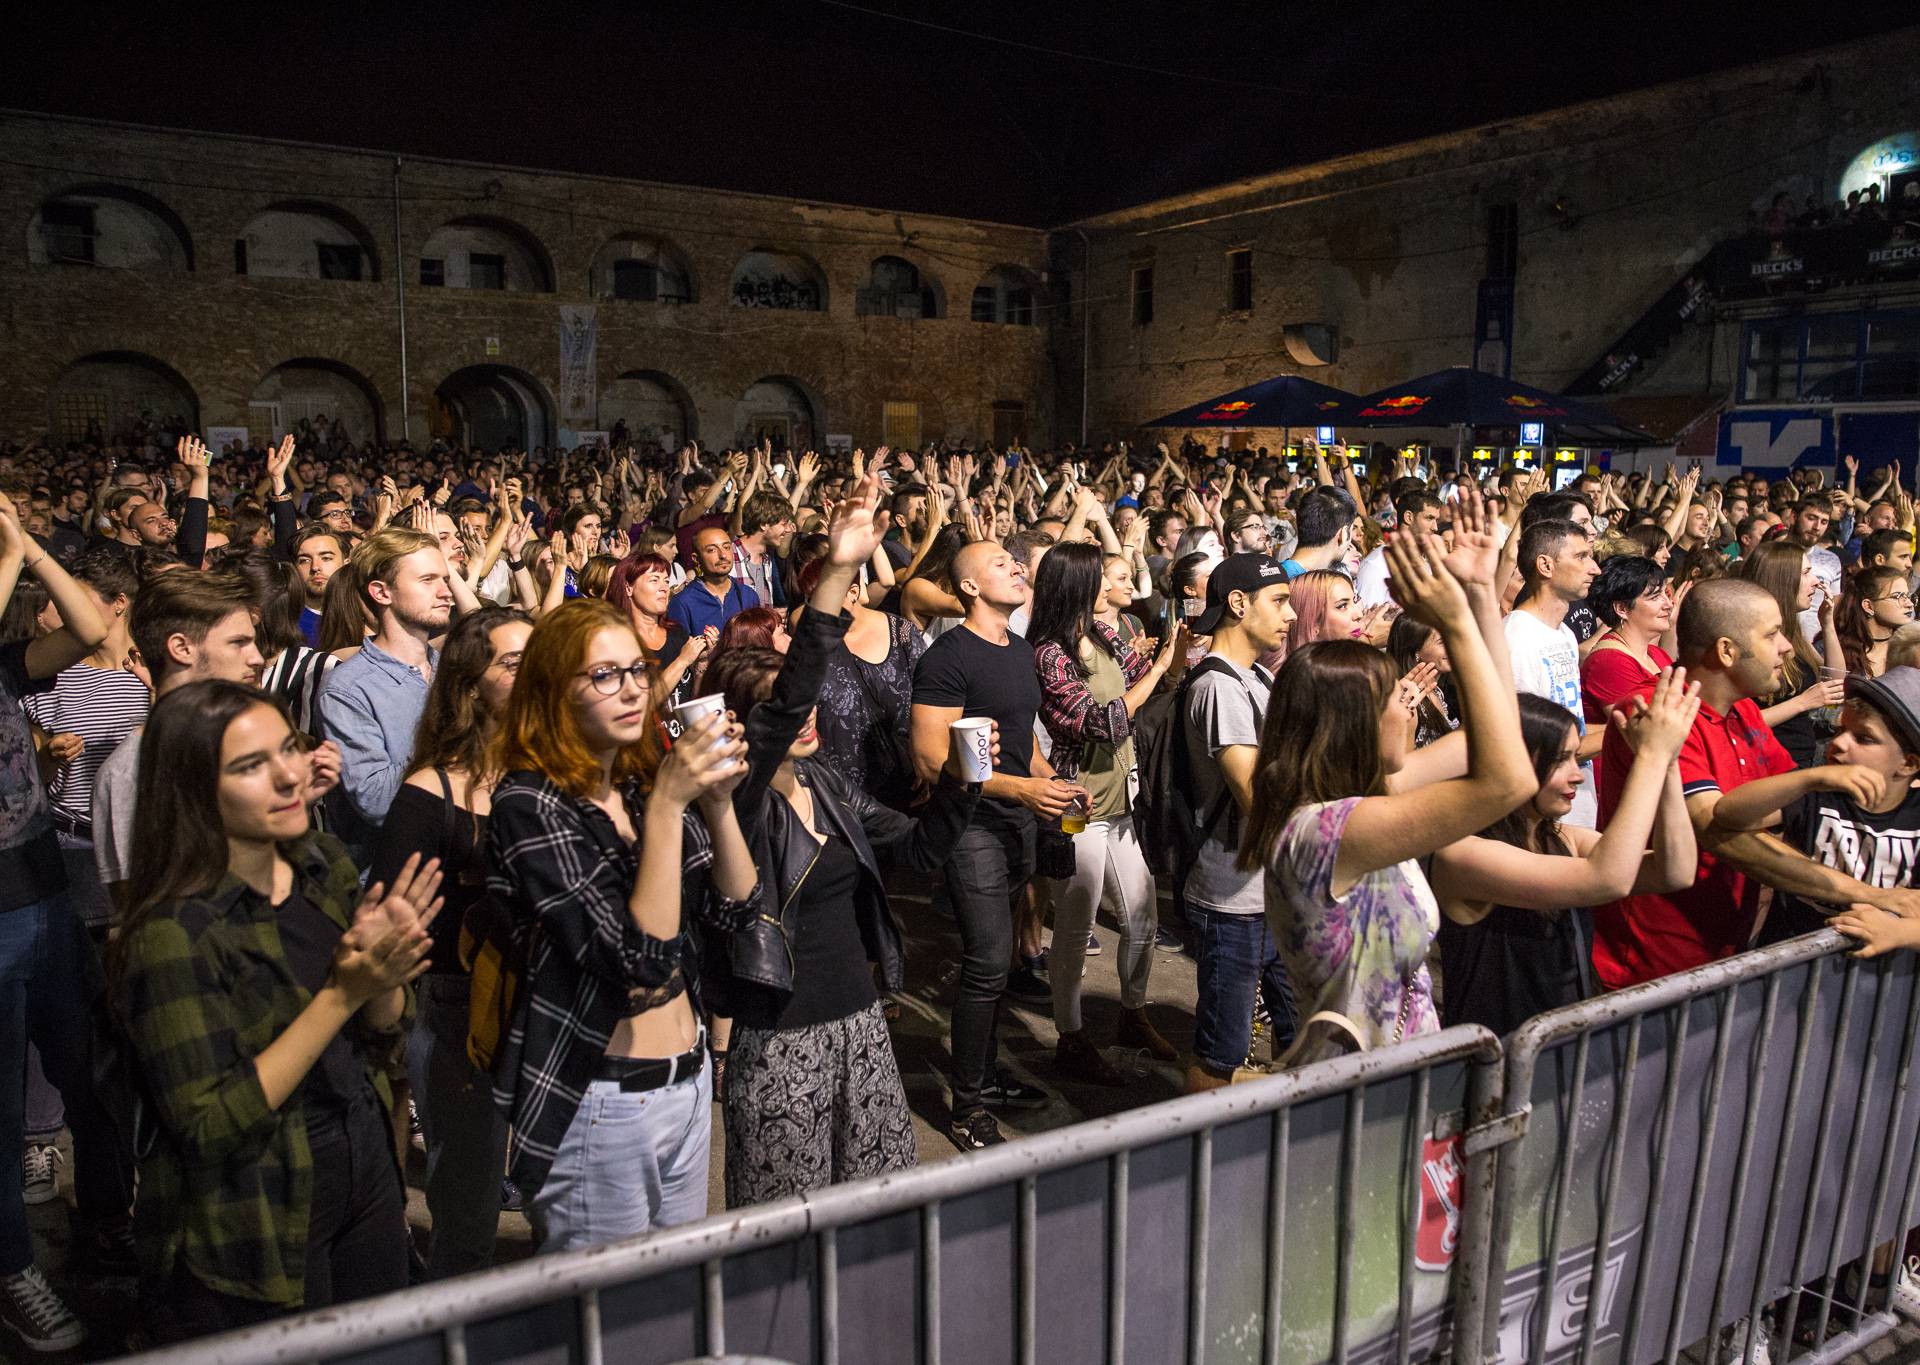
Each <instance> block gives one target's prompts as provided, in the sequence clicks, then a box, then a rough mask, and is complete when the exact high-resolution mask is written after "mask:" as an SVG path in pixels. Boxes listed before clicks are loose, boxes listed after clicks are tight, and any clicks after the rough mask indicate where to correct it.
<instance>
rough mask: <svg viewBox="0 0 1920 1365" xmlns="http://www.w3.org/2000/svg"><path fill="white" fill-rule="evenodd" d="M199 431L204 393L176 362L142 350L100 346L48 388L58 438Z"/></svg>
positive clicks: (50, 426) (50, 420)
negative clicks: (167, 361) (195, 389)
mask: <svg viewBox="0 0 1920 1365" xmlns="http://www.w3.org/2000/svg"><path fill="white" fill-rule="evenodd" d="M163 429H173V430H178V431H198V430H199V429H200V399H199V396H198V395H197V394H195V393H194V391H193V386H192V385H191V384H189V383H187V381H186V380H185V379H184V378H182V377H181V375H180V372H179V371H178V370H175V369H174V368H173V367H172V366H170V365H167V364H164V363H162V362H161V361H158V360H155V359H154V358H153V357H152V356H150V355H143V354H141V353H140V352H138V351H98V352H96V353H94V354H93V355H89V356H83V357H82V358H81V359H79V360H76V361H74V362H73V364H71V365H69V366H67V368H66V369H64V370H62V371H61V372H60V375H59V377H58V378H57V379H55V380H54V381H53V385H52V387H51V388H50V389H49V390H48V393H47V430H48V433H49V434H50V435H51V437H52V439H53V440H54V442H55V443H56V444H57V443H61V442H66V441H86V440H102V439H112V438H115V437H132V436H138V435H144V434H147V433H150V432H158V431H160V430H163Z"/></svg>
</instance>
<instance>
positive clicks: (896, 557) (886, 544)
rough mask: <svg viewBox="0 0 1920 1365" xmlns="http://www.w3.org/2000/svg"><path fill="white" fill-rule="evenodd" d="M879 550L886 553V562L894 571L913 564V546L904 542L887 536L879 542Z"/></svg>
mask: <svg viewBox="0 0 1920 1365" xmlns="http://www.w3.org/2000/svg"><path fill="white" fill-rule="evenodd" d="M880 548H881V549H882V550H885V551H886V552H887V562H888V563H890V564H892V565H893V567H894V568H895V569H904V568H906V567H907V565H909V564H911V563H913V546H911V545H909V544H907V542H906V541H904V540H901V539H899V538H897V537H893V536H889V537H888V538H887V539H885V540H883V541H881V542H880Z"/></svg>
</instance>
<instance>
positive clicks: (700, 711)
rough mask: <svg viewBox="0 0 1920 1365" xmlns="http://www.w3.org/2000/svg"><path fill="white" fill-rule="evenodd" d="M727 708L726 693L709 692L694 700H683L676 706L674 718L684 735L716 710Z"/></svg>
mask: <svg viewBox="0 0 1920 1365" xmlns="http://www.w3.org/2000/svg"><path fill="white" fill-rule="evenodd" d="M726 709H727V698H726V694H725V693H723V692H709V693H708V694H707V695H706V696H704V697H695V698H694V699H693V700H692V701H683V702H681V703H680V704H679V705H678V706H676V707H674V708H673V719H674V721H675V722H676V723H677V724H678V725H679V726H680V733H681V734H683V735H684V734H686V733H687V731H689V730H691V729H693V727H694V726H696V725H698V724H699V723H700V722H701V721H703V720H705V719H706V718H707V717H708V716H710V715H712V714H713V713H714V712H716V711H725V710H726Z"/></svg>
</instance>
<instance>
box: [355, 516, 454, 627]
mask: <svg viewBox="0 0 1920 1365" xmlns="http://www.w3.org/2000/svg"><path fill="white" fill-rule="evenodd" d="M439 548H440V542H439V541H438V540H435V539H434V538H433V537H432V536H430V535H428V534H427V533H426V532H425V531H416V530H414V529H413V528H412V527H411V526H387V527H384V528H382V529H381V530H378V531H375V532H374V533H373V534H372V535H370V536H368V537H367V538H366V539H365V540H363V541H361V542H360V543H359V544H358V545H356V546H354V547H353V554H352V555H350V556H349V557H348V559H347V565H348V567H349V568H351V569H352V570H353V583H354V586H355V587H356V588H357V589H358V590H359V593H360V600H361V601H362V602H365V603H366V604H367V610H368V611H370V612H372V613H373V614H374V617H375V618H376V619H378V617H379V615H380V605H381V604H380V603H379V602H376V601H375V600H374V597H373V593H372V592H371V591H370V590H369V589H370V586H371V585H372V584H374V583H386V582H389V581H391V580H392V578H393V571H394V569H395V568H397V567H398V566H399V563H400V561H401V560H403V559H405V558H406V557H407V556H408V555H410V554H415V553H418V552H419V551H421V550H437V549H439Z"/></svg>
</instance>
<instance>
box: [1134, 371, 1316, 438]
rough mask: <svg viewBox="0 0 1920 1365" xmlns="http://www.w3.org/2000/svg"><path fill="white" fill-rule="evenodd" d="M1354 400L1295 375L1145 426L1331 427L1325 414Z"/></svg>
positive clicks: (1197, 406)
mask: <svg viewBox="0 0 1920 1365" xmlns="http://www.w3.org/2000/svg"><path fill="white" fill-rule="evenodd" d="M1353 401H1354V397H1353V395H1352V394H1350V393H1347V392H1345V391H1344V390H1342V389H1332V388H1328V387H1327V386H1326V385H1325V384H1316V383H1314V382H1313V381H1312V380H1311V379H1302V378H1301V377H1300V376H1299V375H1297V374H1283V375H1281V376H1280V377H1279V378H1277V379H1263V380H1261V381H1260V382H1259V383H1258V384H1249V385H1247V387H1246V388H1244V389H1235V390H1234V391H1233V392H1232V393H1223V394H1221V395H1220V396H1219V397H1218V398H1209V399H1207V401H1206V402H1204V403H1195V404H1194V405H1193V406H1192V407H1188V408H1182V409H1180V411H1178V412H1174V413H1169V414H1168V415H1167V416H1165V417H1156V418H1155V419H1154V420H1153V421H1151V422H1147V423H1144V424H1143V425H1145V426H1150V427H1222V428H1232V427H1313V426H1331V425H1332V424H1333V418H1331V417H1329V416H1327V413H1328V412H1329V411H1330V410H1331V409H1334V408H1338V407H1341V406H1342V405H1344V404H1347V403H1351V402H1353Z"/></svg>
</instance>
